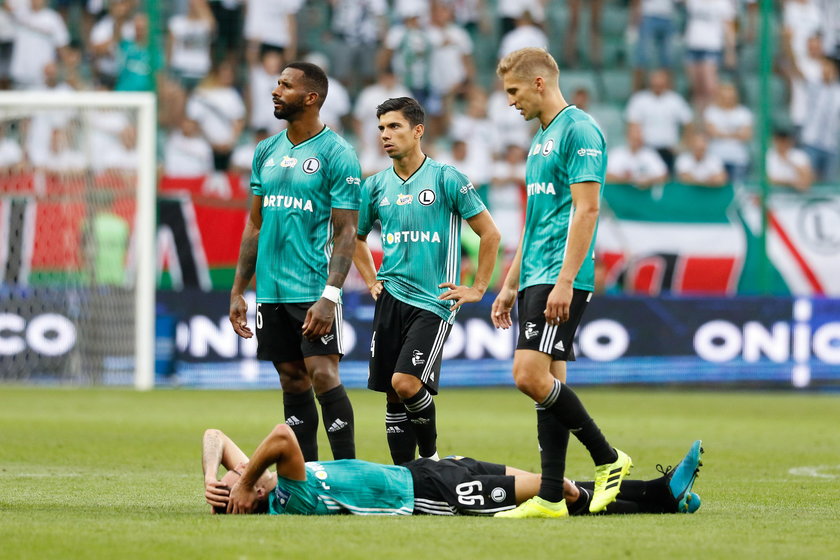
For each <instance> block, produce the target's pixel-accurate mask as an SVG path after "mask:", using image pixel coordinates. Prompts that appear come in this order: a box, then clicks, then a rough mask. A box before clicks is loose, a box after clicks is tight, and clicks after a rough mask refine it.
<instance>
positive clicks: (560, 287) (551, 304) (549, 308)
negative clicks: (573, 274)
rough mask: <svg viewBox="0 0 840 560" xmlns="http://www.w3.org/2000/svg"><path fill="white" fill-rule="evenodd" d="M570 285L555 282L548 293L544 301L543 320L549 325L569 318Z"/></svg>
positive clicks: (563, 321)
mask: <svg viewBox="0 0 840 560" xmlns="http://www.w3.org/2000/svg"><path fill="white" fill-rule="evenodd" d="M572 293H573V290H572V285H571V284H555V285H554V287H553V288H552V289H551V291H550V292H549V293H548V300H547V301H546V302H545V311H544V312H543V313H544V315H545V322H546V323H548V324H549V325H552V326H554V325H559V324H561V323H565V322H566V321H568V320H569V308H570V307H571V305H572Z"/></svg>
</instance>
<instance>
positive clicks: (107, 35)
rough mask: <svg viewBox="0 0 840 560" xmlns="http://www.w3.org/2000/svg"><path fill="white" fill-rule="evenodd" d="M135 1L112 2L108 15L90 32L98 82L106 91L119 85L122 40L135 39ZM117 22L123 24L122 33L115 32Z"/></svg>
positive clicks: (109, 5)
mask: <svg viewBox="0 0 840 560" xmlns="http://www.w3.org/2000/svg"><path fill="white" fill-rule="evenodd" d="M133 13H134V2H133V0H112V1H111V2H110V3H109V4H108V15H106V16H105V17H103V18H102V19H100V20H99V21H98V22H97V23H96V25H94V26H93V29H91V31H90V50H91V54H93V59H94V62H93V64H94V70H95V72H94V74H95V78H96V81H97V82H99V83H101V84H103V85H104V86H105V88H106V89H113V87H114V85H116V83H117V72H118V70H119V68H118V66H117V58H116V53H117V46H118V42H119V40H120V39H123V40H126V41H130V40H132V39H134V20H133V19H132V18H131V16H132V14H133ZM117 20H119V21H121V22H122V28H121V30H120V33H119V34H118V33H115V32H114V27H115V25H116V22H117Z"/></svg>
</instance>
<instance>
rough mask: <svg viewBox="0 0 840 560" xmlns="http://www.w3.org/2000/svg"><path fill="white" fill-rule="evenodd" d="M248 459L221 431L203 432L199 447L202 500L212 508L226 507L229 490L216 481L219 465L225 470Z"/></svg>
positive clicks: (210, 430)
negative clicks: (202, 484)
mask: <svg viewBox="0 0 840 560" xmlns="http://www.w3.org/2000/svg"><path fill="white" fill-rule="evenodd" d="M247 461H248V457H247V456H246V455H245V453H243V451H242V450H241V449H239V446H237V445H236V444H235V443H234V442H233V440H231V439H230V438H229V437H228V436H227V435H225V433H224V432H222V431H221V430H214V429H209V430H206V431H205V432H204V438H203V439H202V445H201V468H202V470H203V471H204V498H205V500H207V503H208V504H210V505H211V506H214V507H226V506H227V502H228V495H229V493H230V489H229V488H228V487H226V486H225V485H224V484H222V483H221V482H220V481H219V480H218V479H217V475H218V471H219V465H223V466H224V467H225V468H226V469H228V470H230V469H232V468H234V465H236V464H239V463H243V462H247Z"/></svg>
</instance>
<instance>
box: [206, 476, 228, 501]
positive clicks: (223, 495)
mask: <svg viewBox="0 0 840 560" xmlns="http://www.w3.org/2000/svg"><path fill="white" fill-rule="evenodd" d="M229 496H230V488H228V487H227V486H225V485H224V484H222V483H221V482H219V481H218V480H216V479H212V478H211V479H208V480H205V481H204V499H205V500H207V503H208V504H210V505H211V506H214V507H223V508H226V507H227V505H228V497H229Z"/></svg>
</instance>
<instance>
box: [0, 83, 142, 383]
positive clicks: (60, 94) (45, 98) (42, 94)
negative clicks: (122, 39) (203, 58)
mask: <svg viewBox="0 0 840 560" xmlns="http://www.w3.org/2000/svg"><path fill="white" fill-rule="evenodd" d="M68 107H72V108H77V109H84V108H87V109H101V108H114V109H116V108H119V109H135V110H137V151H138V155H139V158H140V161H139V162H138V168H137V191H136V196H137V210H136V215H135V222H134V223H135V226H134V227H135V232H134V236H135V241H134V243H135V251H136V263H137V264H136V267H135V268H136V277H135V285H134V294H135V296H134V313H135V314H134V317H135V330H134V333H135V334H134V367H135V369H134V387H135V388H136V389H137V390H140V391H148V390H150V389H152V388H154V384H155V371H154V366H155V345H154V340H155V198H156V196H157V184H156V181H155V177H156V173H155V170H156V168H157V161H156V150H155V135H156V132H155V123H156V101H155V96H154V94H152V93H147V92H110V91H95V92H93V91H92V92H77V91H0V111H4V112H6V111H10V110H14V108H27V109H29V108H38V109H64V108H68Z"/></svg>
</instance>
